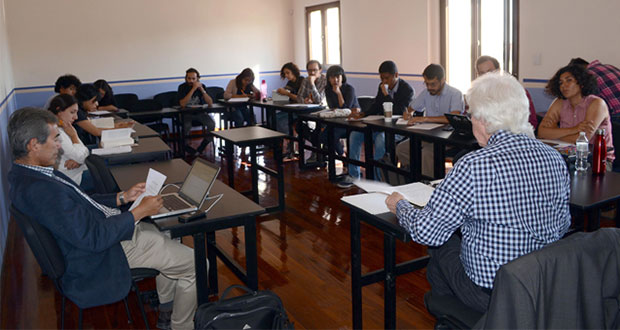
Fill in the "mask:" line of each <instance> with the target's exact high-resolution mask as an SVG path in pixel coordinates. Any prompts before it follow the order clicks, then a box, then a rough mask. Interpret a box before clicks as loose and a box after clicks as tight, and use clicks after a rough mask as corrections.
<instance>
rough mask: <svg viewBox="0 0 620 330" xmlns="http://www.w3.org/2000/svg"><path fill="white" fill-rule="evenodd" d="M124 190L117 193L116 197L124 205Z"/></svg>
mask: <svg viewBox="0 0 620 330" xmlns="http://www.w3.org/2000/svg"><path fill="white" fill-rule="evenodd" d="M124 195H125V192H123V191H121V194H120V195H118V199H119V200H120V201H121V205H125V196H124Z"/></svg>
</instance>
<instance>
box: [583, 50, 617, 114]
mask: <svg viewBox="0 0 620 330" xmlns="http://www.w3.org/2000/svg"><path fill="white" fill-rule="evenodd" d="M588 71H589V72H590V73H592V74H593V75H594V76H595V77H596V81H597V84H598V89H599V93H598V96H600V97H601V98H602V99H603V100H605V103H607V107H608V108H609V114H610V115H612V116H618V115H620V69H618V68H616V67H615V66H613V65H611V64H601V62H599V61H598V60H596V61H593V62H590V64H589V65H588Z"/></svg>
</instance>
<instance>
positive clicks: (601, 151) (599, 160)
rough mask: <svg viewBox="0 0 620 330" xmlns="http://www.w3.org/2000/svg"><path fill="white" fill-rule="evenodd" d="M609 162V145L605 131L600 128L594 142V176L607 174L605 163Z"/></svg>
mask: <svg viewBox="0 0 620 330" xmlns="http://www.w3.org/2000/svg"><path fill="white" fill-rule="evenodd" d="M606 161H607V144H606V143H605V130H604V129H602V128H599V129H598V131H597V132H596V137H595V140H594V149H593V150H592V174H603V173H605V165H606V164H605V163H606Z"/></svg>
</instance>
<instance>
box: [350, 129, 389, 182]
mask: <svg viewBox="0 0 620 330" xmlns="http://www.w3.org/2000/svg"><path fill="white" fill-rule="evenodd" d="M372 140H373V144H374V147H375V148H374V157H373V159H374V160H378V159H381V158H383V155H385V133H383V132H373V133H372ZM363 144H364V133H362V132H352V133H351V137H350V138H349V149H350V150H349V158H352V159H355V160H360V156H361V153H362V145H363ZM368 156H369V155H366V157H368ZM348 168H349V175H350V176H352V177H353V178H355V179H359V178H360V176H361V174H360V167H359V166H357V165H353V164H349V165H348ZM380 177H381V173H380V171H379V169H378V168H375V179H379V178H380Z"/></svg>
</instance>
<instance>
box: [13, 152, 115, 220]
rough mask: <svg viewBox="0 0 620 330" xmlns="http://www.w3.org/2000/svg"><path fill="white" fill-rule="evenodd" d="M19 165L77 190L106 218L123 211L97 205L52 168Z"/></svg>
mask: <svg viewBox="0 0 620 330" xmlns="http://www.w3.org/2000/svg"><path fill="white" fill-rule="evenodd" d="M17 165H19V166H22V167H25V168H28V169H31V170H33V171H37V172H39V173H41V174H43V175H45V176H48V177H50V178H53V179H54V180H56V181H59V182H61V183H63V184H66V185H67V186H69V187H71V188H73V190H75V191H76V192H77V193H78V194H80V196H82V197H83V198H84V199H86V200H87V201H88V202H89V203H90V204H91V205H92V206H94V207H95V208H96V209H98V210H99V211H101V212H102V213H103V214H104V215H105V217H106V218H109V217H111V216H114V215H119V214H121V211H120V210H119V209H115V208H112V207H108V206H105V205H102V204H99V203H97V201H95V200H94V199H92V198H90V196H88V195H87V194H86V193H85V192H84V191H82V189H80V187H78V186H77V185H76V184H75V183H73V182H69V181H67V180H65V179H63V178H61V177H59V176H58V175H56V173H54V172H55V171H54V168H52V167H42V166H34V165H26V164H17Z"/></svg>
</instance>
